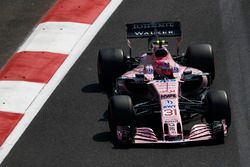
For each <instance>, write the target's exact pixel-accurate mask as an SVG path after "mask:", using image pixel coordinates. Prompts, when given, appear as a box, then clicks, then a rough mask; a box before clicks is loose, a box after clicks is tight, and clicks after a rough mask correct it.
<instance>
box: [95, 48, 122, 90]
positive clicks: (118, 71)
mask: <svg viewBox="0 0 250 167" xmlns="http://www.w3.org/2000/svg"><path fill="white" fill-rule="evenodd" d="M124 62H125V56H124V53H123V51H122V50H121V49H114V48H105V49H100V50H99V53H98V59H97V70H98V80H99V84H100V86H101V88H103V89H104V90H105V89H111V88H112V84H113V82H114V81H115V79H116V78H117V77H119V76H121V75H122V74H123V73H124V72H125V69H126V68H125V63H124Z"/></svg>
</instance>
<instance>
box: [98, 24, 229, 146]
mask: <svg viewBox="0 0 250 167" xmlns="http://www.w3.org/2000/svg"><path fill="white" fill-rule="evenodd" d="M169 37H176V39H177V54H176V55H171V54H170V52H169V49H168V42H166V40H165V39H163V38H169ZM181 37H182V35H181V28H180V22H154V23H135V24H127V39H128V46H129V49H130V54H129V55H128V56H125V55H124V53H123V51H122V50H121V49H111V48H108V49H107V48H106V49H101V50H100V51H99V55H98V78H99V83H100V86H101V87H102V88H104V89H106V90H112V92H113V95H114V96H112V97H111V98H110V102H109V107H108V122H109V127H110V131H111V133H112V135H113V136H114V138H115V141H116V142H115V143H116V144H118V145H123V146H124V145H126V146H127V145H131V144H147V143H149V144H157V143H187V142H193V141H205V140H211V141H216V142H223V141H224V137H225V136H226V135H227V133H228V128H229V126H230V124H231V114H230V105H229V100H228V97H227V94H226V92H225V91H223V90H213V91H212V90H210V85H211V84H212V82H213V80H214V77H215V70H214V55H213V51H212V47H211V45H209V44H195V45H191V46H190V47H188V48H187V51H186V54H182V55H180V54H179V45H180V41H181ZM132 38H148V48H149V49H148V52H147V53H145V54H143V55H141V56H139V57H133V56H132V54H131V43H130V41H129V39H132Z"/></svg>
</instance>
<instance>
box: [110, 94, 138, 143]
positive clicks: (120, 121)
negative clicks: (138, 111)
mask: <svg viewBox="0 0 250 167" xmlns="http://www.w3.org/2000/svg"><path fill="white" fill-rule="evenodd" d="M108 122H109V128H110V132H111V135H112V137H113V138H114V140H115V144H117V145H119V146H121V145H123V146H125V145H129V144H131V140H129V139H128V140H127V141H122V142H121V141H118V140H117V134H116V133H117V131H116V127H117V126H130V127H133V126H134V124H135V113H134V110H133V104H132V100H131V98H130V97H129V96H127V95H116V96H113V97H112V98H111V99H110V102H109V107H108ZM131 130H132V129H131ZM131 133H132V131H131ZM130 139H131V138H130Z"/></svg>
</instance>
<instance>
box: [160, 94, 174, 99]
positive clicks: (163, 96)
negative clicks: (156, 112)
mask: <svg viewBox="0 0 250 167" xmlns="http://www.w3.org/2000/svg"><path fill="white" fill-rule="evenodd" d="M170 98H176V94H165V95H161V99H170Z"/></svg>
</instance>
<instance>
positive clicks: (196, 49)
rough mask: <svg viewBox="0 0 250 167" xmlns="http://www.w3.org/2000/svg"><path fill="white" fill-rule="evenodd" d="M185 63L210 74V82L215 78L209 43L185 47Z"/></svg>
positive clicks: (212, 55)
mask: <svg viewBox="0 0 250 167" xmlns="http://www.w3.org/2000/svg"><path fill="white" fill-rule="evenodd" d="M185 59H186V65H187V66H188V67H193V68H196V69H199V70H201V71H202V72H206V73H209V74H210V80H211V83H212V81H213V80H214V78H215V67H214V53H213V49H212V46H211V45H210V44H193V45H191V46H189V47H188V48H187V51H186V54H185Z"/></svg>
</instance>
